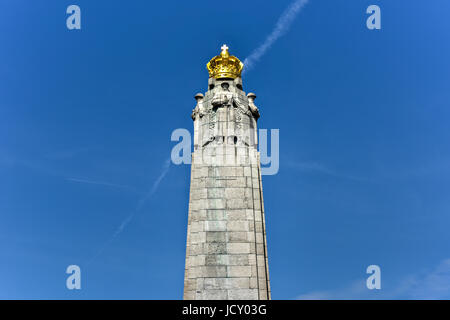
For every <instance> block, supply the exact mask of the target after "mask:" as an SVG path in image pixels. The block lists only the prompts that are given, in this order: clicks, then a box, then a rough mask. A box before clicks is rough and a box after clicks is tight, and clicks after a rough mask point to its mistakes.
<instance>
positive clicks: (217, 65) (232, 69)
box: [206, 44, 244, 79]
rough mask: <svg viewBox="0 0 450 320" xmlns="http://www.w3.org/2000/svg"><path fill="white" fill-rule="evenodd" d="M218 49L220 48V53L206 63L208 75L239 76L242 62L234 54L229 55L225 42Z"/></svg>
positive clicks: (242, 65)
mask: <svg viewBox="0 0 450 320" xmlns="http://www.w3.org/2000/svg"><path fill="white" fill-rule="evenodd" d="M220 49H222V52H221V53H220V55H218V56H215V57H214V58H212V59H211V61H209V62H208V63H207V64H206V68H207V69H208V72H209V76H210V77H212V78H216V79H220V78H232V79H234V78H237V77H240V76H241V72H242V69H243V68H244V64H243V63H242V62H241V61H240V60H239V59H238V58H236V57H235V56H230V54H229V53H228V47H227V46H226V45H225V44H224V45H223V46H222V47H221V48H220Z"/></svg>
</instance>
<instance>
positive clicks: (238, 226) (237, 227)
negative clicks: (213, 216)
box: [227, 220, 249, 231]
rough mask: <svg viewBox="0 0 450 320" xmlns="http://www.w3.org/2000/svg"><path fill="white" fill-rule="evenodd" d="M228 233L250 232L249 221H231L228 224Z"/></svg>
mask: <svg viewBox="0 0 450 320" xmlns="http://www.w3.org/2000/svg"><path fill="white" fill-rule="evenodd" d="M227 230H228V231H249V221H248V220H230V221H228V223H227Z"/></svg>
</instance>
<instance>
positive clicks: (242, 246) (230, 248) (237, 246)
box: [226, 242, 251, 254]
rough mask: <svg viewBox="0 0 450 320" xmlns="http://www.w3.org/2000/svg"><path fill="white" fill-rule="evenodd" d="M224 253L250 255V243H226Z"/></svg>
mask: <svg viewBox="0 0 450 320" xmlns="http://www.w3.org/2000/svg"><path fill="white" fill-rule="evenodd" d="M226 246H227V247H226V251H227V253H229V254H243V253H250V252H251V249H250V243H239V242H236V243H233V242H231V243H227V244H226Z"/></svg>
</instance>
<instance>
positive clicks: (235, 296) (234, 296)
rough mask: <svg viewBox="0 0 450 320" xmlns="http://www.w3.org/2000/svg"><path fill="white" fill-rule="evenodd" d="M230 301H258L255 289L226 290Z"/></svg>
mask: <svg viewBox="0 0 450 320" xmlns="http://www.w3.org/2000/svg"><path fill="white" fill-rule="evenodd" d="M228 299H230V300H258V290H257V289H232V290H228Z"/></svg>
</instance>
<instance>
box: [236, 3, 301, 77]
mask: <svg viewBox="0 0 450 320" xmlns="http://www.w3.org/2000/svg"><path fill="white" fill-rule="evenodd" d="M307 3H308V0H295V1H294V2H292V3H291V4H290V5H289V7H287V8H286V10H284V12H283V13H282V14H281V16H280V18H278V21H277V23H276V24H275V28H274V29H273V30H272V32H271V33H270V34H269V35H268V36H267V38H266V40H265V41H264V43H263V44H262V45H260V46H259V47H258V48H256V49H255V50H253V52H252V53H251V54H250V55H249V56H248V57H247V58H245V60H244V66H245V68H244V72H247V71H249V70H250V69H252V68H253V66H254V65H255V64H256V62H258V61H259V59H260V58H261V57H262V56H263V55H264V53H266V51H267V50H269V49H270V47H272V45H273V44H274V43H275V41H277V40H278V38H280V37H281V36H283V35H284V34H285V33H286V32H287V31H288V30H289V28H290V26H291V24H292V22H293V21H294V20H295V17H296V16H297V14H298V13H299V12H300V11H301V10H302V8H303V6H304V5H305V4H307Z"/></svg>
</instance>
